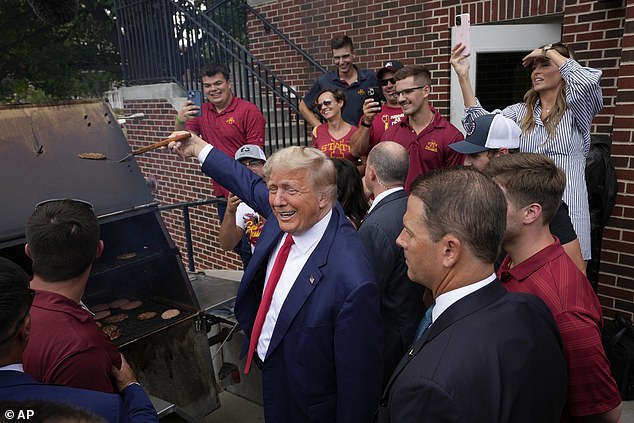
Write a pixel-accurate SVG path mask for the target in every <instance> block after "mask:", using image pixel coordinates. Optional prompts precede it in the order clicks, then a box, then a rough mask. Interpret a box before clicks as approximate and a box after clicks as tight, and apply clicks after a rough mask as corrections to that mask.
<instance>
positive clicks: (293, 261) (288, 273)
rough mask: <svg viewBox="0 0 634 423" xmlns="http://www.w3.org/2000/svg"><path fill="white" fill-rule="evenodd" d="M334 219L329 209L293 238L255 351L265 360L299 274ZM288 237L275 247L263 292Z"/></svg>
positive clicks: (268, 266) (267, 268)
mask: <svg viewBox="0 0 634 423" xmlns="http://www.w3.org/2000/svg"><path fill="white" fill-rule="evenodd" d="M331 216H332V210H330V211H329V212H328V214H327V215H326V216H324V217H323V218H322V219H321V220H320V221H319V222H317V223H315V224H314V225H313V226H312V227H311V228H309V229H307V230H306V231H305V232H304V233H302V234H300V235H293V240H294V241H295V242H294V244H293V245H292V246H291V251H290V252H289V254H288V259H287V260H286V264H285V265H284V270H282V274H281V275H280V280H279V282H278V283H277V286H276V287H275V292H273V299H272V300H271V306H270V307H269V311H268V312H267V313H266V317H265V318H264V325H263V326H262V332H261V333H260V338H259V339H258V345H257V348H256V351H257V353H258V356H260V359H262V360H264V358H265V357H266V352H267V351H268V349H269V343H270V342H271V337H272V336H273V331H274V330H275V323H276V322H277V316H279V314H280V310H281V309H282V306H283V305H284V301H285V300H286V297H287V296H288V293H289V292H290V291H291V288H293V284H294V283H295V280H296V279H297V275H299V272H301V271H302V269H303V268H304V265H305V264H306V262H307V261H308V258H309V257H310V255H311V254H312V252H313V251H314V250H315V248H316V247H317V244H319V241H321V238H322V237H323V236H324V233H325V232H326V229H327V228H328V222H330V218H331ZM286 236H288V234H287V235H285V236H283V237H282V239H280V242H279V243H278V244H277V247H275V250H274V252H273V254H271V256H270V257H269V263H268V265H267V266H266V279H265V280H266V283H265V284H264V289H266V284H267V283H268V281H269V275H270V274H271V270H272V269H273V263H275V258H276V257H277V253H278V252H279V251H280V248H281V247H282V244H283V243H284V240H285V239H286Z"/></svg>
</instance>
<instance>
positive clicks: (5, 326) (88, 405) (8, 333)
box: [0, 257, 158, 423]
mask: <svg viewBox="0 0 634 423" xmlns="http://www.w3.org/2000/svg"><path fill="white" fill-rule="evenodd" d="M34 294H35V292H34V291H33V290H31V289H29V278H28V276H27V274H26V273H25V272H24V270H23V269H22V268H21V267H20V266H18V265H17V264H15V263H13V262H11V261H9V260H7V259H5V258H2V257H0V401H9V400H11V401H31V400H44V401H52V402H61V403H66V404H71V405H75V406H78V407H81V408H85V409H86V410H89V411H91V412H93V413H95V414H97V415H99V416H101V417H104V418H105V419H107V420H108V422H110V423H112V422H134V423H137V422H138V423H141V422H143V423H146V422H147V423H156V422H158V416H157V415H156V411H155V410H154V407H153V406H152V403H151V402H150V399H149V398H148V396H147V395H146V394H145V392H144V391H143V388H142V387H141V386H140V385H139V384H138V383H137V381H136V379H135V377H134V373H133V372H132V369H131V368H130V365H129V364H128V363H127V361H126V360H125V359H124V358H123V356H121V368H120V369H117V368H116V367H114V366H113V368H112V375H113V377H114V379H115V380H116V383H117V387H118V388H119V390H120V391H121V396H119V395H117V394H107V393H104V392H99V391H90V390H87V389H77V388H69V387H66V386H60V385H46V384H43V383H39V382H36V381H35V380H33V378H32V377H31V376H29V375H28V374H26V373H24V370H23V368H22V364H21V363H22V353H23V351H24V348H25V347H26V344H27V342H28V338H29V330H30V326H31V319H30V315H29V308H30V307H31V303H32V301H33V295H34ZM0 411H1V412H2V413H3V415H4V412H5V411H6V410H4V409H2V410H0ZM12 411H14V412H15V411H16V410H12ZM34 411H35V412H36V413H37V410H34ZM33 418H34V419H36V420H37V418H38V416H37V415H34V416H33Z"/></svg>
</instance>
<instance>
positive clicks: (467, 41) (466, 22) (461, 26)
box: [455, 13, 471, 56]
mask: <svg viewBox="0 0 634 423" xmlns="http://www.w3.org/2000/svg"><path fill="white" fill-rule="evenodd" d="M470 27H471V17H470V16H469V14H468V13H463V14H461V15H457V16H456V26H455V30H456V43H462V45H464V46H465V49H464V50H463V51H462V55H463V56H466V55H468V54H469V53H471V37H470V34H469V29H470Z"/></svg>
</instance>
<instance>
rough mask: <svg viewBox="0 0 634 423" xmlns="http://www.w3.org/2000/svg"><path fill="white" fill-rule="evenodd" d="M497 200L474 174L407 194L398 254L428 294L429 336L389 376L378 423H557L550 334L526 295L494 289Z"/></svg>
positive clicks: (562, 379)
mask: <svg viewBox="0 0 634 423" xmlns="http://www.w3.org/2000/svg"><path fill="white" fill-rule="evenodd" d="M505 216H506V204H505V200H504V194H503V193H502V191H501V190H500V189H499V188H498V187H497V186H496V184H495V183H494V182H493V181H492V180H491V179H489V178H487V177H486V176H484V175H483V174H482V173H480V172H478V171H476V170H473V169H467V168H452V169H443V170H441V171H437V172H435V173H434V174H433V175H431V174H430V175H425V176H423V177H421V178H419V179H417V181H416V182H415V183H414V184H413V186H412V191H411V194H410V197H409V199H408V203H407V211H406V213H405V216H404V217H403V225H404V228H403V231H402V232H401V234H400V235H399V238H398V241H397V242H398V244H399V245H401V246H402V247H403V249H404V253H405V260H406V263H407V266H408V276H409V277H410V279H412V280H413V281H416V282H418V283H421V284H423V285H425V286H426V287H427V288H429V289H431V291H432V294H433V296H434V298H435V300H436V303H435V306H434V308H433V312H432V313H431V316H432V320H431V322H432V323H431V326H429V328H428V329H427V330H426V331H425V332H423V334H422V336H421V337H420V338H419V339H418V340H417V341H415V343H414V345H413V347H412V348H411V349H410V351H409V352H408V353H407V355H406V356H404V357H403V359H402V360H401V362H400V363H399V364H398V366H397V367H396V370H395V371H394V373H393V375H392V377H391V378H390V381H389V382H388V386H387V388H386V389H385V391H384V394H383V397H382V399H381V401H380V406H379V411H378V413H377V420H378V421H379V422H398V423H408V422H421V421H429V422H436V421H442V422H466V421H468V422H471V423H495V422H500V423H502V422H514V423H517V422H526V423H529V422H530V423H534V422H542V423H546V422H553V423H554V422H558V421H559V418H560V416H561V411H562V409H563V407H564V404H565V401H566V364H565V360H564V357H563V354H562V351H561V341H560V338H559V333H558V331H557V326H556V325H555V322H554V320H553V317H552V315H551V314H550V312H549V310H548V308H547V307H546V305H545V304H544V303H543V302H542V301H541V300H540V299H539V298H537V297H535V296H533V295H530V294H520V295H518V294H510V293H508V292H506V290H505V289H504V288H503V287H502V286H501V284H500V283H499V281H497V280H496V278H495V274H494V273H493V261H494V260H495V258H496V256H497V254H498V252H499V250H500V244H501V242H502V237H503V235H504V226H505V225H504V222H505Z"/></svg>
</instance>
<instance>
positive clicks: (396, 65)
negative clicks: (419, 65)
mask: <svg viewBox="0 0 634 423" xmlns="http://www.w3.org/2000/svg"><path fill="white" fill-rule="evenodd" d="M402 67H403V64H402V63H401V62H399V61H397V60H389V61H387V62H385V63H384V64H383V67H382V68H381V69H379V70H378V71H376V77H377V78H379V79H381V77H382V76H383V74H384V73H385V72H387V71H390V72H396V71H397V70H399V69H401V68H402Z"/></svg>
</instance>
